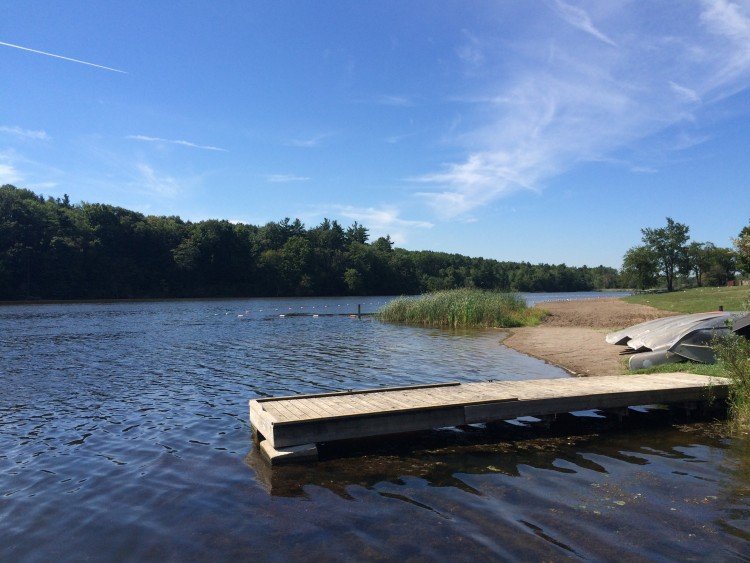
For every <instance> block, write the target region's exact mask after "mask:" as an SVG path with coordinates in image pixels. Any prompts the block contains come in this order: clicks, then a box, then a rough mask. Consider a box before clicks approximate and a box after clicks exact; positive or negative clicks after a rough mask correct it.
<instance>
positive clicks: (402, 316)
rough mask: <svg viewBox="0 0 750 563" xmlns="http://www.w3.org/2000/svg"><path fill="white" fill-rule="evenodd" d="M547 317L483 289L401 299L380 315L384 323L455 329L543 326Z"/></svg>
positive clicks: (511, 298)
mask: <svg viewBox="0 0 750 563" xmlns="http://www.w3.org/2000/svg"><path fill="white" fill-rule="evenodd" d="M546 314H547V313H546V312H545V311H543V310H541V309H537V308H530V307H527V306H526V302H525V301H524V300H523V298H522V297H521V296H520V295H517V294H514V293H497V292H492V291H482V290H479V289H453V290H450V291H436V292H434V293H427V294H425V295H420V296H419V297H399V298H398V299H394V300H393V301H391V302H390V303H388V304H387V305H386V306H385V307H383V308H382V309H380V311H378V318H379V319H380V320H383V321H386V322H392V323H405V324H414V325H423V326H440V327H453V328H467V327H515V326H533V325H536V324H539V321H540V320H542V319H543V318H544V317H545V315H546Z"/></svg>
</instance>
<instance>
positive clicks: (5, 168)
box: [0, 157, 23, 186]
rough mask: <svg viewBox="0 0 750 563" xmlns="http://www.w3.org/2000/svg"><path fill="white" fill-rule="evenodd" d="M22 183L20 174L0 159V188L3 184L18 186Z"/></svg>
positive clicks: (8, 163)
mask: <svg viewBox="0 0 750 563" xmlns="http://www.w3.org/2000/svg"><path fill="white" fill-rule="evenodd" d="M22 181H23V176H21V172H19V171H18V169H17V168H16V167H15V166H14V165H13V164H12V163H10V162H7V161H4V160H3V159H2V157H0V186H1V185H4V184H19V183H21V182H22Z"/></svg>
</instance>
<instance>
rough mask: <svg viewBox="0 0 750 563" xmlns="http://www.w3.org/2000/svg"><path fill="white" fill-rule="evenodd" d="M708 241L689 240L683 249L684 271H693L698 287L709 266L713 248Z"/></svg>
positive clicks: (687, 272)
mask: <svg viewBox="0 0 750 563" xmlns="http://www.w3.org/2000/svg"><path fill="white" fill-rule="evenodd" d="M715 248H716V246H714V244H713V243H710V242H695V241H693V242H691V243H690V244H689V245H688V246H687V248H686V249H685V265H684V266H685V267H684V273H686V274H689V273H691V272H692V273H693V275H695V283H696V285H697V286H698V287H701V286H702V285H703V275H704V273H705V272H706V271H707V270H708V269H709V268H710V267H711V252H712V251H713V249H715Z"/></svg>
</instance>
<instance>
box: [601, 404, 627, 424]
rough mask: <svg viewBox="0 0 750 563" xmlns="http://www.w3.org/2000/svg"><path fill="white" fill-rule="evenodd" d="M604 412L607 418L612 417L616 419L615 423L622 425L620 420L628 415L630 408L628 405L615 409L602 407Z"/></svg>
mask: <svg viewBox="0 0 750 563" xmlns="http://www.w3.org/2000/svg"><path fill="white" fill-rule="evenodd" d="M602 412H603V413H604V416H606V417H607V418H613V419H616V420H617V424H619V425H622V420H623V419H624V418H625V417H626V416H628V414H629V413H630V410H629V409H628V407H620V408H617V409H604V410H603V411H602Z"/></svg>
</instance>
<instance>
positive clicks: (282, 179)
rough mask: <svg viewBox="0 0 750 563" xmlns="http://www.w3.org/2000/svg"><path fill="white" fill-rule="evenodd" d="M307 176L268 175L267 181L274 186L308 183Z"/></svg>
mask: <svg viewBox="0 0 750 563" xmlns="http://www.w3.org/2000/svg"><path fill="white" fill-rule="evenodd" d="M309 179H310V178H308V177H307V176H295V175H294V174H267V175H266V181H267V182H272V183H274V184H286V183H289V182H307V181H308V180H309Z"/></svg>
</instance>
